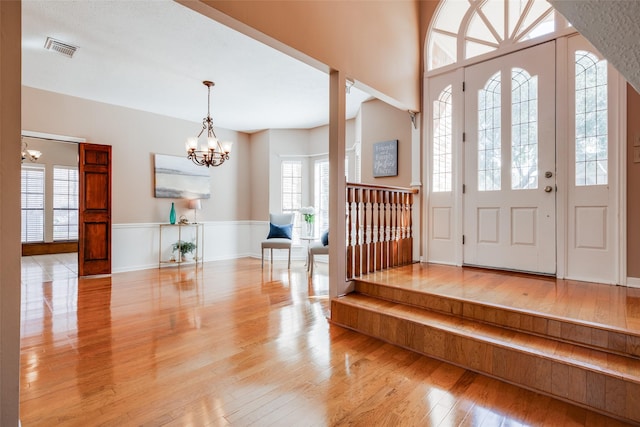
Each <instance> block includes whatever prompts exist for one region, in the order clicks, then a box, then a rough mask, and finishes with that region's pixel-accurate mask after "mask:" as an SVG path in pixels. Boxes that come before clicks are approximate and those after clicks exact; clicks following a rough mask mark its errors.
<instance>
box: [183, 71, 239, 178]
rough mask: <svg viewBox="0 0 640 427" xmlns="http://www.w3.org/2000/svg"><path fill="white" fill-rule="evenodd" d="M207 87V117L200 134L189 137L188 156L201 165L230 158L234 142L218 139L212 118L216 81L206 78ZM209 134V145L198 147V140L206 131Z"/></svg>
mask: <svg viewBox="0 0 640 427" xmlns="http://www.w3.org/2000/svg"><path fill="white" fill-rule="evenodd" d="M202 83H203V84H204V85H205V86H206V87H207V94H208V96H207V117H205V118H204V119H203V120H202V130H201V131H200V133H199V134H198V136H193V137H190V138H188V139H187V144H186V147H187V158H188V159H191V161H192V162H193V163H195V164H196V165H199V166H206V167H209V166H220V165H221V164H223V163H224V161H225V160H229V153H230V152H231V147H232V145H233V143H232V142H224V143H221V142H220V141H218V137H217V136H216V133H215V131H214V130H213V120H212V119H211V113H210V110H211V86H214V85H215V83H214V82H210V81H208V80H205V81H204V82H202ZM205 131H206V134H207V145H206V146H205V145H204V144H203V145H202V146H201V147H200V149H198V141H199V139H200V137H201V136H202V135H203V134H204V133H205Z"/></svg>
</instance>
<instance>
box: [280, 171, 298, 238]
mask: <svg viewBox="0 0 640 427" xmlns="http://www.w3.org/2000/svg"><path fill="white" fill-rule="evenodd" d="M280 176H281V180H282V181H281V188H282V213H293V214H294V215H295V217H294V218H295V219H294V221H293V240H294V241H297V240H298V239H299V237H300V235H301V234H300V233H301V230H300V222H301V221H300V218H299V217H300V212H299V211H300V209H301V208H302V161H301V160H284V161H283V162H282V170H281V175H280Z"/></svg>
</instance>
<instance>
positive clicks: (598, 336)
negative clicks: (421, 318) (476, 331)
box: [355, 281, 640, 359]
mask: <svg viewBox="0 0 640 427" xmlns="http://www.w3.org/2000/svg"><path fill="white" fill-rule="evenodd" d="M355 290H356V292H358V293H361V294H364V295H369V296H372V297H376V298H380V299H383V300H387V301H392V302H398V303H402V304H408V305H412V306H415V307H420V308H425V309H428V310H432V311H436V312H439V313H445V314H450V315H455V316H458V317H463V318H465V319H470V320H476V321H479V322H483V323H487V324H490V325H496V326H500V327H504V328H509V329H513V330H516V331H522V332H527V333H529V334H533V335H537V336H542V337H548V338H554V339H557V340H560V341H564V342H569V343H574V344H579V345H582V346H586V347H589V348H593V349H596V350H603V351H606V352H609V353H615V354H619V355H624V356H631V357H635V358H639V359H640V333H639V332H634V331H629V330H623V329H619V328H614V327H612V326H609V325H602V324H597V323H590V322H585V321H578V320H576V319H569V318H562V317H558V316H552V315H549V314H543V313H540V312H534V311H531V310H523V309H515V308H513V307H505V306H500V305H495V304H487V303H483V302H478V301H473V300H465V299H461V298H456V297H450V296H446V295H438V294H433V293H425V292H419V291H415V290H411V289H403V288H399V287H396V286H389V285H384V284H379V283H370V282H366V281H356V282H355Z"/></svg>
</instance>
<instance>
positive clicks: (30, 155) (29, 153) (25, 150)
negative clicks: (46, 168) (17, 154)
mask: <svg viewBox="0 0 640 427" xmlns="http://www.w3.org/2000/svg"><path fill="white" fill-rule="evenodd" d="M21 142H22V160H20V163H22V162H24V160H25V159H29V161H31V162H37V161H38V159H39V158H40V156H42V152H40V151H38V150H29V146H28V145H27V141H25V140H24V138H22V139H21Z"/></svg>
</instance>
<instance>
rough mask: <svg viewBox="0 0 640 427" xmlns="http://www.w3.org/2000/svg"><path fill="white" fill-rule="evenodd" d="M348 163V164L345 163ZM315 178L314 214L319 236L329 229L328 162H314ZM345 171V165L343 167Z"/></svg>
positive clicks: (322, 160) (326, 160)
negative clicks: (315, 210)
mask: <svg viewBox="0 0 640 427" xmlns="http://www.w3.org/2000/svg"><path fill="white" fill-rule="evenodd" d="M347 163H348V162H347ZM314 169H315V172H314V173H315V176H314V179H313V182H314V183H315V189H314V193H315V194H314V195H315V203H314V205H315V207H316V209H317V212H316V235H319V234H321V233H323V232H324V230H326V229H327V228H329V160H328V159H321V160H316V161H315V165H314ZM345 169H346V165H345Z"/></svg>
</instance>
